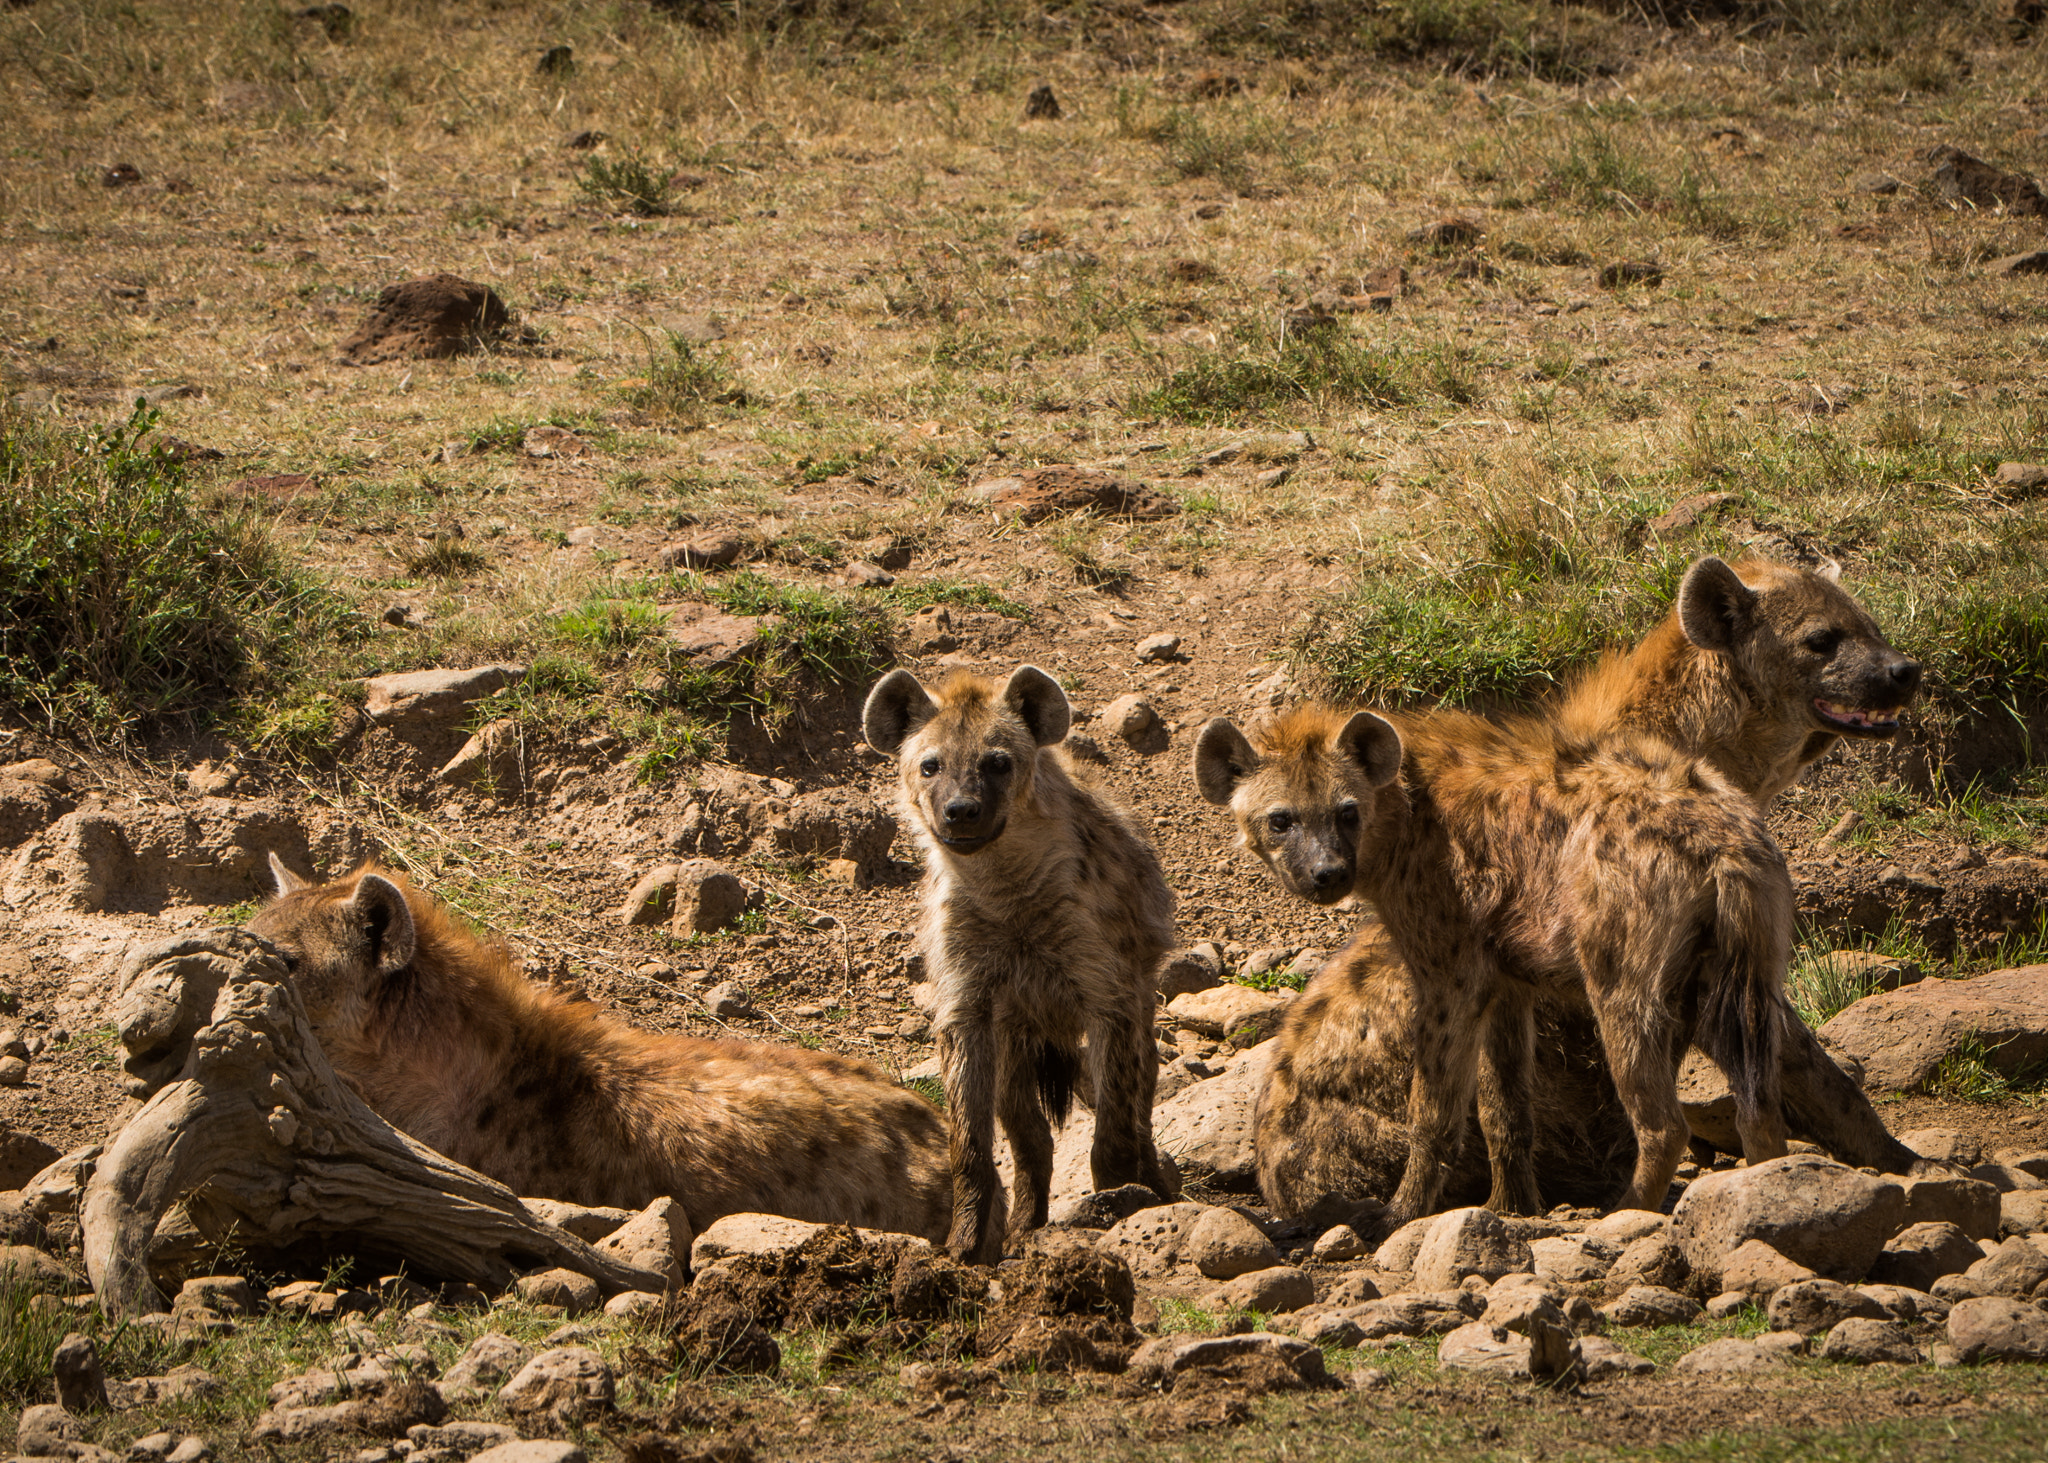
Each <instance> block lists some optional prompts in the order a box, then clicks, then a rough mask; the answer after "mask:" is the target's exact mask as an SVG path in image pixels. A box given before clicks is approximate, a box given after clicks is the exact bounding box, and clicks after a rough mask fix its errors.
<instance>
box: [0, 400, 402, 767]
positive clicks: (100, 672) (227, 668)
mask: <svg viewBox="0 0 2048 1463" xmlns="http://www.w3.org/2000/svg"><path fill="white" fill-rule="evenodd" d="M156 423H157V416H156V413H154V412H153V411H147V410H142V409H138V410H137V411H136V412H135V414H134V415H133V416H131V417H130V418H129V419H128V420H127V421H126V422H125V423H122V424H121V425H119V426H114V427H104V428H99V429H96V430H93V431H89V432H78V431H67V430H63V429H60V428H55V427H52V426H49V425H47V424H45V423H43V422H42V421H40V420H30V419H24V418H21V417H16V416H13V415H0V496H4V498H5V500H6V502H7V504H8V518H9V520H10V521H9V523H8V525H7V528H6V531H5V533H4V534H0V705H6V706H11V707H14V708H16V709H18V710H20V711H22V712H24V713H26V714H27V715H29V716H31V717H32V718H34V719H35V720H37V721H40V722H42V723H44V724H45V725H47V726H48V727H50V728H51V729H52V730H53V731H58V730H61V731H69V732H82V733H86V734H89V735H107V734H109V733H113V734H125V733H126V732H127V731H128V730H129V729H131V728H133V729H141V730H148V729H152V728H155V727H158V726H161V725H162V724H164V723H165V722H167V721H169V720H172V719H181V718H193V719H199V718H204V717H209V716H214V715H217V714H218V712H219V710H220V708H221V707H222V706H223V705H225V704H227V703H228V702H230V701H232V700H233V698H235V697H237V696H239V695H241V694H243V693H245V692H248V691H251V690H254V689H257V688H260V687H263V686H266V685H274V684H280V683H283V682H287V681H288V680H289V679H290V677H291V674H292V671H293V668H294V667H296V666H297V665H299V664H300V663H301V661H302V658H303V657H304V655H305V654H306V653H307V652H308V651H309V650H311V649H313V648H314V647H316V646H318V645H319V644H322V643H327V644H332V643H334V642H336V641H337V640H347V639H359V638H362V637H363V636H365V635H366V634H367V629H368V627H367V625H366V624H365V623H364V622H363V620H362V617H361V616H359V615H356V614H354V613H353V612H351V611H349V610H348V609H347V607H346V606H344V605H343V604H342V603H341V602H340V601H339V600H338V599H336V598H335V597H334V596H333V595H332V594H331V593H330V592H329V591H328V589H327V588H326V586H325V585H323V584H322V583H320V582H319V581H318V580H317V579H315V578H313V577H312V576H311V575H308V574H306V573H305V572H304V571H303V570H301V569H299V568H297V567H296V566H295V565H293V564H292V563H291V562H290V561H289V560H288V559H287V557H286V555H285V554H284V553H283V551H281V550H280V549H279V548H278V547H277V545H276V544H275V543H274V542H273V541H272V539H271V538H270V536H269V534H268V533H267V532H265V530H264V529H263V527H262V525H261V524H260V523H258V522H257V521H256V520H255V519H253V518H249V517H246V516H240V515H236V514H233V513H223V512H219V511H202V510H201V509H199V508H198V507H197V506H196V505H195V504H194V502H193V499H192V495H191V493H190V491H189V490H188V487H187V485H186V480H185V475H184V472H183V469H182V468H181V467H180V466H179V465H178V464H177V463H175V462H173V461H172V460H171V459H170V458H169V457H168V456H167V455H166V454H165V453H164V452H162V451H160V450H157V448H156V447H155V446H154V444H153V443H152V441H151V433H152V432H153V431H154V429H155V427H156Z"/></svg>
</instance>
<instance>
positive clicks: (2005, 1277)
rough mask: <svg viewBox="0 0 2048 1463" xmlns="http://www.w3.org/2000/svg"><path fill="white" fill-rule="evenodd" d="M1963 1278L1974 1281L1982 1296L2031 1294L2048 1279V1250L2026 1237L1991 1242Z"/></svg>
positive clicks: (1964, 1273)
mask: <svg viewBox="0 0 2048 1463" xmlns="http://www.w3.org/2000/svg"><path fill="white" fill-rule="evenodd" d="M1963 1278H1964V1279H1965V1280H1969V1281H1972V1282H1974V1283H1975V1285H1976V1286H1977V1292H1978V1294H1980V1295H2010V1296H2021V1297H2024V1296H2029V1295H2032V1294H2033V1293H2034V1289H2035V1287H2036V1286H2038V1285H2040V1284H2041V1282H2042V1281H2044V1280H2048V1250H2043V1249H2042V1248H2041V1247H2040V1246H2037V1245H2036V1244H2034V1242H2033V1241H2032V1240H2029V1239H2025V1238H2018V1239H2009V1240H2006V1241H2005V1242H2004V1243H2003V1244H1998V1245H1990V1246H1987V1247H1986V1248H1985V1251H1984V1258H1983V1259H1981V1260H1979V1261H1977V1262H1976V1263H1975V1264H1974V1265H1972V1266H1970V1268H1969V1269H1967V1270H1965V1271H1964V1272H1963Z"/></svg>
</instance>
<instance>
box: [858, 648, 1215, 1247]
mask: <svg viewBox="0 0 2048 1463" xmlns="http://www.w3.org/2000/svg"><path fill="white" fill-rule="evenodd" d="M1071 715H1072V713H1071V711H1070V710H1069V708H1068V706H1067V698H1066V694H1065V693H1064V692H1063V691H1061V690H1060V688H1059V685H1058V684H1057V683H1056V682H1055V681H1054V680H1053V679H1052V677H1050V676H1048V675H1047V674H1046V673H1045V672H1044V671H1042V670H1039V669H1038V668H1037V667H1036V666H1028V665H1027V666H1023V667H1021V668H1019V669H1018V671H1017V672H1016V673H1015V674H1014V675H1012V676H1011V677H1010V680H1009V683H1008V684H1007V685H1005V686H1003V687H1001V688H998V687H997V686H996V685H995V684H994V683H993V682H990V681H985V680H982V679H980V678H979V677H976V676H971V675H966V674H964V673H956V674H954V675H953V676H952V677H950V678H949V679H948V680H946V681H945V682H944V683H943V684H941V685H940V686H939V687H938V688H937V691H936V692H928V691H926V690H925V688H924V687H923V686H922V685H920V684H919V683H918V681H917V678H916V677H915V676H913V675H911V674H910V672H908V671H902V670H899V671H894V672H891V673H890V674H889V675H888V676H886V677H884V678H883V679H882V681H881V682H880V683H879V684H878V685H876V687H875V689H874V691H873V692H872V693H870V695H869V696H868V701H867V707H866V710H865V712H864V714H863V717H862V721H863V726H864V729H865V733H866V736H867V741H868V745H869V746H871V747H873V748H874V749H875V750H876V751H878V752H881V753H884V754H887V755H893V756H896V757H897V758H898V762H899V766H900V782H899V793H900V801H901V803H902V807H903V811H904V814H905V817H906V821H907V822H908V824H909V826H910V828H911V830H912V831H913V833H914V834H915V835H916V838H917V840H918V843H919V845H920V846H921V847H922V848H923V849H924V853H925V858H926V865H925V888H924V899H925V912H924V920H923V922H922V924H921V926H920V928H919V932H918V939H919V943H920V947H921V948H922V950H923V952H924V957H925V965H926V968H927V969H928V970H929V971H930V972H931V979H932V982H933V984H934V985H935V986H936V988H937V1007H938V1009H937V1014H936V1016H935V1017H934V1019H933V1022H932V1029H933V1032H934V1033H935V1035H936V1037H937V1041H938V1048H939V1060H940V1063H941V1065H942V1066H943V1069H944V1072H945V1084H946V1103H947V1107H948V1111H949V1113H950V1115H951V1119H952V1158H953V1229H952V1233H951V1235H950V1237H949V1238H948V1239H947V1241H946V1244H947V1248H948V1249H950V1250H951V1251H952V1252H953V1253H954V1254H955V1255H958V1256H959V1257H961V1258H962V1259H965V1260H968V1261H971V1262H974V1263H977V1264H990V1263H993V1262H994V1261H996V1260H997V1259H998V1258H1000V1256H1001V1253H1002V1249H1003V1243H1004V1240H1005V1238H1006V1233H1005V1227H1004V1202H1003V1191H1002V1186H1001V1184H1000V1182H999V1181H998V1179H997V1176H996V1160H995V1122H996V1119H997V1118H1001V1119H1002V1124H1003V1132H1004V1133H1005V1134H1006V1135H1007V1136H1008V1138H1009V1140H1010V1149H1011V1152H1012V1154H1013V1155H1014V1157H1015V1160H1016V1182H1017V1187H1018V1192H1017V1194H1016V1196H1015V1199H1014V1202H1013V1203H1012V1204H1011V1206H1010V1210H1011V1212H1010V1216H1009V1217H1010V1226H1009V1228H1010V1231H1012V1232H1015V1233H1022V1232H1024V1231H1026V1230H1031V1229H1036V1228H1038V1227H1039V1226H1040V1225H1042V1224H1044V1223H1045V1220H1046V1208H1047V1202H1048V1199H1049V1196H1050V1192H1051V1187H1052V1157H1053V1142H1052V1128H1051V1123H1064V1122H1065V1121H1066V1115H1067V1108H1068V1104H1069V1101H1070V1099H1071V1097H1072V1093H1073V1088H1074V1083H1075V1080H1076V1077H1077V1076H1078V1075H1079V1073H1080V1066H1081V1063H1082V1061H1083V1060H1084V1058H1085V1061H1086V1063H1087V1077H1088V1079H1089V1082H1090V1085H1091V1087H1092V1089H1093V1092H1094V1097H1095V1145H1094V1151H1093V1153H1092V1154H1091V1159H1092V1162H1093V1167H1094V1179H1095V1186H1096V1187H1097V1188H1098V1189H1106V1188H1115V1187H1117V1186H1119V1185H1123V1184H1129V1183H1139V1184H1145V1185H1147V1186H1148V1187H1150V1188H1151V1189H1152V1190H1153V1191H1154V1192H1155V1193H1157V1194H1159V1195H1160V1196H1161V1197H1162V1198H1172V1197H1174V1195H1175V1194H1176V1193H1177V1191H1178V1185H1177V1184H1176V1183H1175V1182H1174V1181H1173V1179H1172V1177H1171V1176H1170V1174H1169V1173H1168V1172H1167V1171H1166V1169H1165V1168H1164V1167H1163V1166H1162V1164H1161V1162H1160V1159H1159V1155H1158V1152H1157V1151H1156V1150H1155V1149H1154V1147H1153V1144H1152V1097H1153V1092H1154V1089H1155V1085H1156V1083H1157V1081H1158V1076H1159V1071H1158V1068H1159V1058H1158V1054H1157V1051H1156V1050H1155V1048H1154V1046H1153V1041H1152V1007H1153V998H1154V994H1155V991H1156V980H1157V973H1158V967H1159V962H1160V960H1161V959H1162V958H1163V957H1164V956H1165V954H1166V952H1167V951H1168V950H1169V949H1170V948H1171V947H1172V945H1173V896H1172V894H1171V893H1169V892H1168V890H1167V887H1166V879H1165V877H1164V876H1163V875H1162V874H1161V873H1160V871H1159V861H1158V859H1157V858H1155V857H1154V856H1153V853H1152V849H1151V846H1150V845H1149V844H1148V843H1147V842H1146V841H1145V839H1144V837H1143V835H1141V834H1140V833H1139V832H1138V829H1137V827H1136V825H1135V824H1133V822H1132V821H1131V819H1130V817H1129V815H1128V814H1126V813H1125V812H1124V811H1123V810H1122V809H1120V808H1118V807H1116V806H1115V805H1114V804H1113V803H1111V802H1110V801H1109V799H1108V797H1107V796H1106V795H1105V794H1104V793H1103V791H1102V790H1100V789H1099V788H1098V787H1097V786H1096V785H1095V784H1094V781H1093V779H1091V778H1089V777H1087V776H1086V775H1085V774H1084V773H1083V772H1082V771H1081V770H1080V769H1079V768H1077V767H1075V766H1074V764H1073V763H1072V762H1070V761H1069V760H1068V758H1067V755H1066V753H1065V751H1064V750H1063V749H1061V748H1060V747H1059V746H1058V745H1057V744H1058V743H1059V742H1060V741H1061V740H1063V739H1064V738H1065V737H1066V734H1067V726H1068V723H1069V721H1070V719H1071ZM1084 1037H1085V1038H1086V1045H1085V1050H1084V1047H1083V1038H1084ZM1048 1119H1049V1120H1050V1122H1049V1121H1048Z"/></svg>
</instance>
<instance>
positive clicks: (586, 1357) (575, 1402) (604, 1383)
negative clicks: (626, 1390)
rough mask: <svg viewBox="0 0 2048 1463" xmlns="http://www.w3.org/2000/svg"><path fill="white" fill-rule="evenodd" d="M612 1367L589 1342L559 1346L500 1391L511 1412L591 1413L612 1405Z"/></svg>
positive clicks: (574, 1415) (567, 1415)
mask: <svg viewBox="0 0 2048 1463" xmlns="http://www.w3.org/2000/svg"><path fill="white" fill-rule="evenodd" d="M613 1386H614V1384H613V1380H612V1369H611V1368H610V1367H609V1366H606V1365H605V1361H604V1358H603V1357H601V1356H599V1355H598V1354H597V1353H596V1352H594V1351H592V1350H591V1349H590V1348H589V1347H587V1346H558V1347H556V1348H555V1349H554V1350H552V1351H543V1352H542V1353H541V1354H540V1355H539V1356H536V1357H535V1358H534V1359H533V1360H532V1361H529V1362H528V1363H527V1364H526V1365H525V1366H523V1367H521V1368H520V1369H519V1371H518V1373H517V1374H516V1375H515V1376H514V1377H513V1378H512V1380H511V1381H509V1382H507V1383H506V1384H505V1385H504V1387H503V1388H501V1389H500V1390H499V1392H498V1402H499V1404H500V1405H501V1406H503V1407H504V1408H505V1409H506V1410H507V1411H508V1412H548V1413H553V1414H556V1415H557V1416H560V1417H563V1418H580V1417H588V1416H591V1415H592V1414H594V1413H597V1412H601V1411H603V1410H604V1409H606V1408H608V1407H610V1406H611V1403H612V1393H613Z"/></svg>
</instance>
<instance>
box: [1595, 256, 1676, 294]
mask: <svg viewBox="0 0 2048 1463" xmlns="http://www.w3.org/2000/svg"><path fill="white" fill-rule="evenodd" d="M1662 283H1664V266H1663V265H1661V264H1652V263H1650V262H1649V261H1648V260H1647V259H1624V260H1621V261H1620V262H1619V263H1616V264H1610V265H1608V266H1607V267H1606V268H1605V269H1603V270H1601V271H1600V287H1601V288H1602V289H1609V290H1616V289H1620V288H1621V287H1622V286H1624V285H1640V286H1642V287H1644V288H1646V289H1647V288H1652V287H1654V286H1657V285H1660V284H1662Z"/></svg>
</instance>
